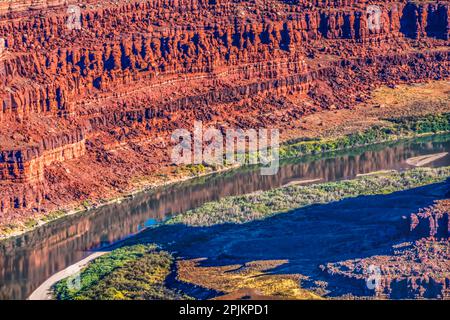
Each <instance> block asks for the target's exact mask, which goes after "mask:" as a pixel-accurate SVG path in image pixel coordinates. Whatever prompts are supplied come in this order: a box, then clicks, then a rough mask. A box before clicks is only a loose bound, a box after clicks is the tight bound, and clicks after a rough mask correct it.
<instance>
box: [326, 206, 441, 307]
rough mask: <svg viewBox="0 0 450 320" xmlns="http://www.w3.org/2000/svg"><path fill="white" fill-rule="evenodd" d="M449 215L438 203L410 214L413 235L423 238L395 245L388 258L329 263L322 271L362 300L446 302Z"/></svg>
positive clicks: (375, 257)
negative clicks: (345, 284) (371, 297)
mask: <svg viewBox="0 0 450 320" xmlns="http://www.w3.org/2000/svg"><path fill="white" fill-rule="evenodd" d="M449 211H450V201H449V200H441V201H437V202H436V204H435V205H434V206H432V207H429V208H425V209H422V210H420V212H419V213H416V214H412V215H411V217H412V224H411V232H412V235H414V236H417V235H420V236H423V238H421V239H419V240H416V241H414V242H408V243H402V244H398V245H395V246H393V248H392V252H391V254H389V255H378V256H372V257H368V258H363V259H354V260H347V261H341V262H337V263H329V264H327V265H326V266H325V267H324V268H323V269H324V271H325V272H326V273H327V274H328V277H329V278H330V279H332V280H334V281H338V282H342V283H344V282H345V283H347V284H348V283H350V284H351V285H352V286H354V287H355V288H357V291H356V292H358V293H359V294H361V295H365V296H376V297H378V298H390V299H417V298H429V299H449V298H450V263H449V261H450V243H449V240H450V238H449V233H448V213H449ZM442 217H447V218H446V219H443V218H442ZM443 220H445V221H444V222H443ZM441 228H442V231H441ZM417 229H420V230H419V231H418V230H417Z"/></svg>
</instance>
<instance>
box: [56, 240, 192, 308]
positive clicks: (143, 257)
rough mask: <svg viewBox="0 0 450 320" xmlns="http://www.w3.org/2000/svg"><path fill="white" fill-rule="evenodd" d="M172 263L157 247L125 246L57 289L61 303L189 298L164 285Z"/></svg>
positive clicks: (64, 282)
mask: <svg viewBox="0 0 450 320" xmlns="http://www.w3.org/2000/svg"><path fill="white" fill-rule="evenodd" d="M172 264H173V257H172V255H171V254H169V253H168V252H165V251H161V250H158V249H157V247H156V246H155V245H135V246H130V247H123V248H119V249H116V250H114V251H112V252H111V253H108V254H106V255H104V256H102V257H99V258H97V259H95V260H94V261H92V262H91V263H90V264H89V265H88V266H87V267H86V268H85V269H84V270H82V271H81V273H79V274H76V275H74V276H71V277H69V278H66V279H63V280H61V281H59V282H57V283H56V284H55V285H54V287H53V289H54V293H55V296H56V298H57V299H59V300H97V299H100V300H128V299H132V300H141V299H143V300H159V299H182V298H188V297H186V296H184V295H182V294H180V293H178V292H177V291H175V290H171V289H168V288H167V287H166V286H165V285H164V282H165V279H166V277H167V276H168V275H169V273H170V270H171V266H172Z"/></svg>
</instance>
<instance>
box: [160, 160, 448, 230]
mask: <svg viewBox="0 0 450 320" xmlns="http://www.w3.org/2000/svg"><path fill="white" fill-rule="evenodd" d="M449 176H450V167H443V168H436V169H431V168H416V169H412V170H408V171H405V172H396V171H390V172H387V173H379V174H374V175H369V176H362V177H359V178H356V179H354V180H346V181H339V182H328V183H322V184H316V185H311V186H295V185H294V186H289V187H283V188H279V189H274V190H269V191H264V192H257V193H252V194H248V195H242V196H234V197H227V198H223V199H221V200H219V201H216V202H209V203H206V204H204V205H203V206H201V207H199V208H196V209H193V210H190V211H187V212H186V213H184V214H181V215H178V216H175V217H173V218H172V219H170V220H168V221H167V223H168V224H175V223H181V224H186V225H191V226H211V225H215V224H222V223H245V222H249V221H252V220H258V219H264V218H267V217H269V216H272V215H274V214H278V213H282V212H287V211H290V210H293V209H296V208H301V207H305V206H308V205H311V204H317V203H322V204H323V203H329V202H332V201H338V200H342V199H345V198H350V197H357V196H363V195H378V194H389V193H392V192H396V191H402V190H406V189H411V188H416V187H420V186H424V185H427V184H432V183H437V182H442V181H444V180H445V179H447V178H448V177H449Z"/></svg>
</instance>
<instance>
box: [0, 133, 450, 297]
mask: <svg viewBox="0 0 450 320" xmlns="http://www.w3.org/2000/svg"><path fill="white" fill-rule="evenodd" d="M449 150H450V136H448V135H447V136H437V137H434V138H426V139H420V140H415V141H409V142H403V143H398V144H395V145H390V146H382V145H378V146H372V147H369V148H365V149H359V150H354V151H352V152H351V153H349V152H347V153H341V154H330V155H327V158H320V159H314V158H313V157H305V158H302V159H295V160H290V161H286V162H283V163H282V164H281V168H280V171H279V172H278V174H277V175H275V176H261V175H260V171H259V169H258V168H256V167H246V168H241V169H239V170H234V171H229V172H226V173H222V174H217V175H212V176H209V177H203V178H198V179H195V180H192V181H188V182H183V183H179V184H176V185H173V186H170V187H167V188H161V189H159V190H155V191H153V192H147V193H143V194H140V195H137V196H135V197H134V198H133V199H129V200H126V201H124V202H122V203H120V204H119V203H118V204H113V205H109V206H107V207H103V208H99V209H96V210H92V211H90V212H87V213H84V214H78V215H74V216H71V217H68V218H65V219H63V220H61V221H55V222H54V223H51V224H48V225H45V226H43V227H40V228H38V229H36V230H35V231H32V232H30V233H27V234H25V235H23V236H20V237H17V238H14V239H11V240H7V241H3V242H0V299H25V298H26V297H27V296H28V295H29V294H30V293H31V292H32V291H33V290H34V289H36V288H37V287H38V286H39V285H40V284H41V283H42V282H44V281H45V280H46V279H47V278H48V277H50V276H51V275H52V274H54V273H56V272H58V271H60V270H62V269H64V268H66V267H67V266H69V265H71V264H73V263H75V262H76V261H79V260H81V259H82V258H83V257H85V256H86V255H88V252H87V251H88V250H92V249H98V248H101V247H105V246H108V245H110V244H111V243H114V242H116V241H118V240H120V239H123V238H125V237H127V236H130V235H133V234H135V233H136V232H138V231H139V230H140V229H142V227H144V225H145V224H146V222H148V221H149V220H150V219H154V220H157V221H161V220H163V219H165V218H166V217H167V216H170V215H173V214H176V213H180V212H184V211H186V210H189V209H192V208H195V207H198V206H200V205H202V204H203V203H205V202H207V201H213V200H217V199H219V198H222V197H225V196H230V195H237V194H244V193H250V192H253V191H257V190H268V189H272V188H276V187H279V186H282V185H285V184H288V183H291V182H293V181H296V180H311V179H321V181H330V180H338V179H344V178H351V177H354V176H356V175H357V174H363V173H369V172H373V171H379V170H386V169H402V168H407V167H408V165H407V164H406V163H405V160H406V159H408V158H410V157H415V156H419V155H424V154H431V153H438V152H446V151H447V152H448V151H449ZM449 164H450V157H449V156H447V157H445V158H443V159H440V160H438V161H436V162H434V163H432V164H431V165H433V166H441V165H449Z"/></svg>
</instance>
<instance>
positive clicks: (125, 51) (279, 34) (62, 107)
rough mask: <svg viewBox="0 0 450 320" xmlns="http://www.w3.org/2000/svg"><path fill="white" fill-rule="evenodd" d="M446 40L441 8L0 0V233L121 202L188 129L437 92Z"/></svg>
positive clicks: (303, 1)
mask: <svg viewBox="0 0 450 320" xmlns="http://www.w3.org/2000/svg"><path fill="white" fill-rule="evenodd" d="M74 5H76V7H73V6H74ZM374 8H375V9H374ZM371 10H375V13H372V11H371ZM373 14H375V16H374V15H373ZM449 26H450V3H449V2H448V1H438V2H430V1H423V2H422V1H416V2H407V1H364V0H359V1H357V0H349V1H321V0H315V1H312V0H298V1H288V0H285V1H282V0H269V1H259V0H252V1H230V0H217V1H210V0H189V1H188V0H141V1H138V0H132V1H95V0H90V1H86V2H83V3H82V4H81V3H80V4H77V3H75V2H74V1H58V0H54V1H53V0H47V1H44V0H42V1H26V0H24V1H17V0H10V1H0V38H2V39H3V43H4V49H2V52H1V54H0V75H1V77H0V106H1V108H0V136H1V142H2V143H1V145H0V191H1V193H0V202H1V207H0V221H11V220H12V219H13V217H14V218H16V217H17V216H21V215H24V216H25V215H28V214H30V212H33V211H35V212H38V211H42V210H43V211H44V212H45V211H48V210H53V209H56V208H58V207H60V206H62V205H64V204H66V203H71V202H72V203H73V202H77V201H78V202H79V201H80V200H85V199H87V198H90V199H98V198H101V197H104V196H105V195H111V194H113V193H114V192H117V191H119V190H125V189H126V188H127V187H129V183H130V180H131V179H132V178H135V177H138V176H143V175H147V174H149V173H151V172H154V171H155V169H157V168H159V167H160V166H161V165H162V164H164V163H166V164H168V163H169V162H170V161H169V158H168V155H169V153H170V149H169V145H168V142H169V141H170V138H169V137H170V134H171V133H172V131H173V130H174V129H177V128H182V127H183V128H190V127H191V126H192V124H193V121H194V120H202V121H203V122H204V123H205V125H208V124H211V125H215V126H217V127H218V128H220V129H225V128H227V127H254V128H257V127H273V126H276V127H280V128H288V127H290V126H295V125H296V122H295V121H300V120H301V118H302V117H303V116H305V115H307V114H310V113H314V112H317V111H319V110H323V109H329V108H333V109H340V108H350V107H352V106H354V105H355V104H356V103H359V102H361V101H364V100H365V99H366V98H367V97H368V96H369V95H370V92H371V91H372V90H373V89H374V88H376V87H377V86H379V85H382V84H394V83H399V82H415V81H423V80H426V79H446V78H448V76H449V71H450V68H449V65H448V63H449V50H448V40H449V30H450V29H449Z"/></svg>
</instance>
